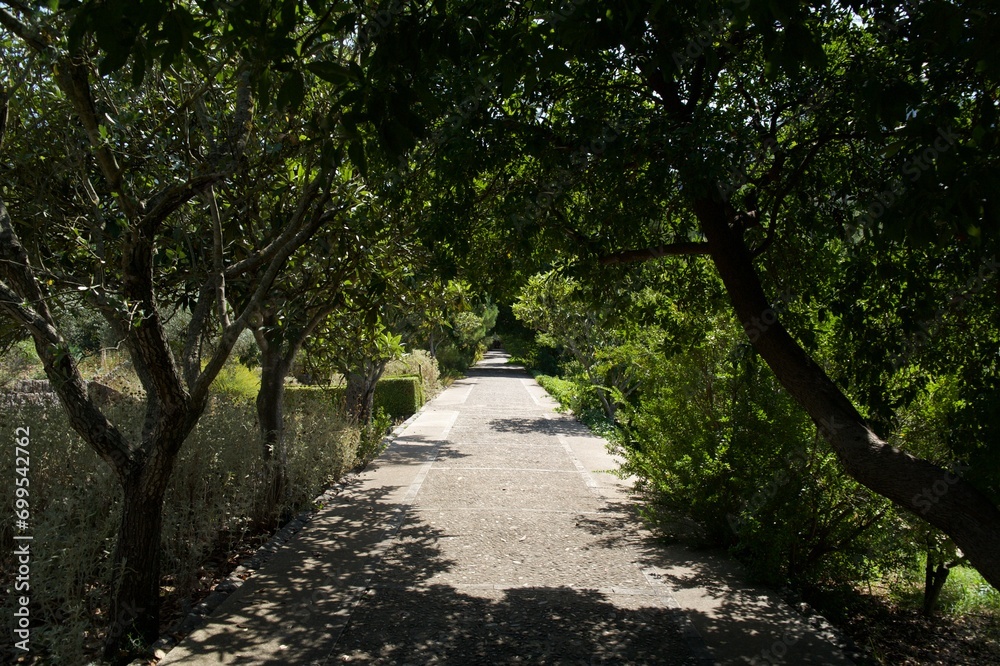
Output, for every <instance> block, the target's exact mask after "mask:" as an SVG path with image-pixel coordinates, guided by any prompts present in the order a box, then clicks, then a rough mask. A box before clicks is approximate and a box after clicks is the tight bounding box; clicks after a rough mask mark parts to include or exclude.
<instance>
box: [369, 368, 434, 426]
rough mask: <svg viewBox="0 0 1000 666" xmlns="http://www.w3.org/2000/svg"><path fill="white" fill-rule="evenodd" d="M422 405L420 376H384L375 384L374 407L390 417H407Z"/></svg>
mask: <svg viewBox="0 0 1000 666" xmlns="http://www.w3.org/2000/svg"><path fill="white" fill-rule="evenodd" d="M423 405H424V393H423V389H422V385H421V382H420V377H416V376H409V377H385V378H383V379H380V380H379V382H378V384H376V385H375V409H376V411H377V410H379V409H382V410H385V413H386V414H387V415H388V416H389V418H391V419H400V418H407V417H410V416H412V415H414V414H416V413H417V410H419V409H420V408H421V407H423Z"/></svg>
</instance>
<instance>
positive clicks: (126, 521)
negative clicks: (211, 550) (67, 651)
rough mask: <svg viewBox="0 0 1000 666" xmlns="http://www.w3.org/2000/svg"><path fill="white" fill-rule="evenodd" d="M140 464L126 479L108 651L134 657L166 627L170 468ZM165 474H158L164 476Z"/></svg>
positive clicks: (118, 657)
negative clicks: (163, 601) (163, 574)
mask: <svg viewBox="0 0 1000 666" xmlns="http://www.w3.org/2000/svg"><path fill="white" fill-rule="evenodd" d="M152 470H153V468H151V467H150V466H148V465H143V466H141V467H139V466H137V467H136V469H135V471H134V472H133V473H131V474H129V475H128V476H127V477H126V478H125V482H124V484H123V488H122V491H123V502H122V518H121V525H120V527H119V530H118V543H117V545H116V547H115V554H114V581H115V583H116V587H115V589H114V591H113V593H112V602H111V615H110V617H111V624H110V625H109V627H108V634H107V636H106V638H105V647H104V656H105V658H106V659H107V660H109V661H111V662H113V663H124V662H127V661H130V660H131V659H132V658H134V657H135V656H136V654H137V653H138V652H139V651H140V650H143V649H145V648H146V647H148V646H149V645H152V644H153V643H154V642H156V640H157V639H158V638H159V632H160V530H161V527H162V525H163V496H164V492H165V490H166V487H167V479H168V478H169V472H167V473H166V474H165V475H163V474H155V473H153V471H152ZM160 476H162V478H154V477H160Z"/></svg>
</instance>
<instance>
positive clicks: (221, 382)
mask: <svg viewBox="0 0 1000 666" xmlns="http://www.w3.org/2000/svg"><path fill="white" fill-rule="evenodd" d="M258 391H260V370H251V369H249V368H247V367H246V366H245V365H241V364H240V363H236V362H229V363H226V364H225V365H224V366H223V367H222V370H220V371H219V374H218V375H216V377H215V381H213V382H212V392H213V393H216V394H217V395H222V396H226V397H228V398H231V399H233V400H240V401H250V402H253V401H254V400H256V399H257V393H258Z"/></svg>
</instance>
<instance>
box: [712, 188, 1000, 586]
mask: <svg viewBox="0 0 1000 666" xmlns="http://www.w3.org/2000/svg"><path fill="white" fill-rule="evenodd" d="M694 210H695V213H696V215H697V216H698V220H699V222H700V224H701V227H702V230H703V231H704V233H705V236H706V238H707V240H708V244H709V252H710V254H711V257H712V260H713V262H714V263H715V266H716V268H717V269H718V271H719V275H720V276H721V278H722V281H723V283H724V285H725V287H726V291H727V293H728V294H729V298H730V301H731V303H732V305H733V308H734V310H735V311H736V314H737V316H738V317H739V319H740V322H741V323H742V324H743V327H744V329H745V330H746V331H747V333H748V335H749V336H750V341H751V343H752V344H753V346H754V349H756V350H757V352H758V353H759V354H760V355H761V357H762V358H763V359H764V361H765V362H766V363H767V364H768V366H770V368H771V370H772V371H773V372H774V375H775V377H776V378H777V379H778V381H779V382H780V383H781V384H782V386H784V387H785V389H786V390H787V391H788V392H789V394H790V395H791V396H792V398H793V399H795V401H796V402H798V403H799V405H801V406H802V407H803V408H804V409H805V410H806V412H807V413H808V414H809V416H810V417H812V419H813V421H814V422H815V423H816V424H817V426H818V427H819V429H820V432H821V433H822V434H823V436H824V437H825V438H826V440H827V441H828V442H829V443H830V445H831V447H832V448H833V450H834V452H836V454H837V457H838V458H839V459H840V462H841V463H842V464H843V466H844V469H845V470H846V472H847V473H848V474H849V475H850V476H851V477H853V478H854V479H855V480H857V481H858V482H859V483H861V484H862V485H864V486H867V487H868V488H870V489H871V490H872V491H874V492H876V493H878V494H879V495H882V496H884V497H887V498H889V499H890V500H892V501H893V502H895V503H896V504H897V505H899V506H901V507H903V508H904V509H907V510H909V511H911V512H913V513H915V514H916V515H918V516H920V517H921V518H923V519H924V520H926V521H927V522H928V523H930V524H931V525H934V526H935V527H937V528H938V529H940V530H941V531H943V532H944V533H945V534H947V535H949V536H950V537H951V538H952V540H953V541H954V542H955V544H956V545H957V546H958V547H959V548H961V549H962V551H963V553H964V554H965V555H966V556H967V557H968V560H969V562H970V563H971V564H972V565H973V566H975V567H976V569H978V570H979V572H980V573H981V574H982V575H983V577H984V578H985V579H986V580H987V581H989V582H990V583H991V584H992V585H993V586H994V587H996V588H998V589H1000V510H998V509H997V507H996V505H995V504H993V502H991V501H990V500H989V498H987V497H986V496H985V495H984V494H983V493H982V492H980V491H979V490H978V489H977V488H976V487H975V486H973V485H972V484H971V483H969V482H967V481H965V480H964V479H962V478H960V477H958V476H956V475H955V474H953V473H952V472H949V471H948V470H945V469H942V468H941V467H938V466H936V465H933V464H931V463H929V462H927V461H926V460H922V459H920V458H916V457H914V456H912V455H910V454H909V453H906V452H905V451H901V450H899V449H897V448H895V447H892V446H890V445H888V444H886V442H884V441H882V439H881V438H879V437H878V436H877V435H876V434H875V433H874V432H873V431H872V429H871V428H869V427H868V425H867V423H866V422H865V420H864V419H863V418H862V416H861V414H859V413H858V410H857V409H856V408H855V407H854V405H853V404H852V403H851V401H850V400H849V399H848V398H847V397H846V396H845V395H844V393H843V392H842V391H841V390H840V389H839V388H838V387H837V385H836V384H834V382H833V381H832V380H831V379H830V378H829V377H828V376H827V375H826V373H825V372H824V371H823V369H822V368H820V367H819V365H817V364H816V362H815V361H813V360H812V358H810V356H809V355H808V354H807V353H806V352H805V350H804V349H802V347H801V346H800V345H799V344H798V343H797V342H796V341H795V339H794V338H792V336H791V335H790V334H789V333H788V331H787V330H786V329H785V328H784V326H782V324H781V322H780V321H779V320H778V315H777V313H776V312H775V311H774V309H773V308H772V307H770V304H769V303H768V301H767V298H765V296H764V290H763V288H762V287H761V283H760V279H759V276H758V275H757V272H756V269H755V268H754V266H753V262H752V258H751V256H750V252H749V250H748V249H747V246H746V244H745V243H744V241H743V238H742V235H741V234H740V232H739V231H737V230H736V229H734V228H733V226H731V224H730V222H731V220H730V219H729V217H730V216H729V215H727V213H726V209H725V207H724V206H723V204H722V203H721V202H718V201H715V200H708V199H701V200H698V201H696V202H695V203H694Z"/></svg>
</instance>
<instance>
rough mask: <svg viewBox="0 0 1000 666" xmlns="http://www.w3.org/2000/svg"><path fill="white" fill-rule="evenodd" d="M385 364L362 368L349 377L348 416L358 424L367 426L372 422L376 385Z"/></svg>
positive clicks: (347, 393) (349, 374) (347, 391)
mask: <svg viewBox="0 0 1000 666" xmlns="http://www.w3.org/2000/svg"><path fill="white" fill-rule="evenodd" d="M384 370H385V363H382V364H381V365H377V366H371V367H367V368H361V369H358V370H356V371H354V372H351V373H348V375H347V389H346V392H345V393H346V399H347V414H348V416H349V417H350V418H351V419H352V420H353V421H354V422H355V423H357V424H359V425H365V424H367V423H369V422H370V421H371V420H372V413H373V412H374V408H375V385H376V384H377V383H378V380H379V378H380V377H381V376H382V372H383V371H384Z"/></svg>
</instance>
